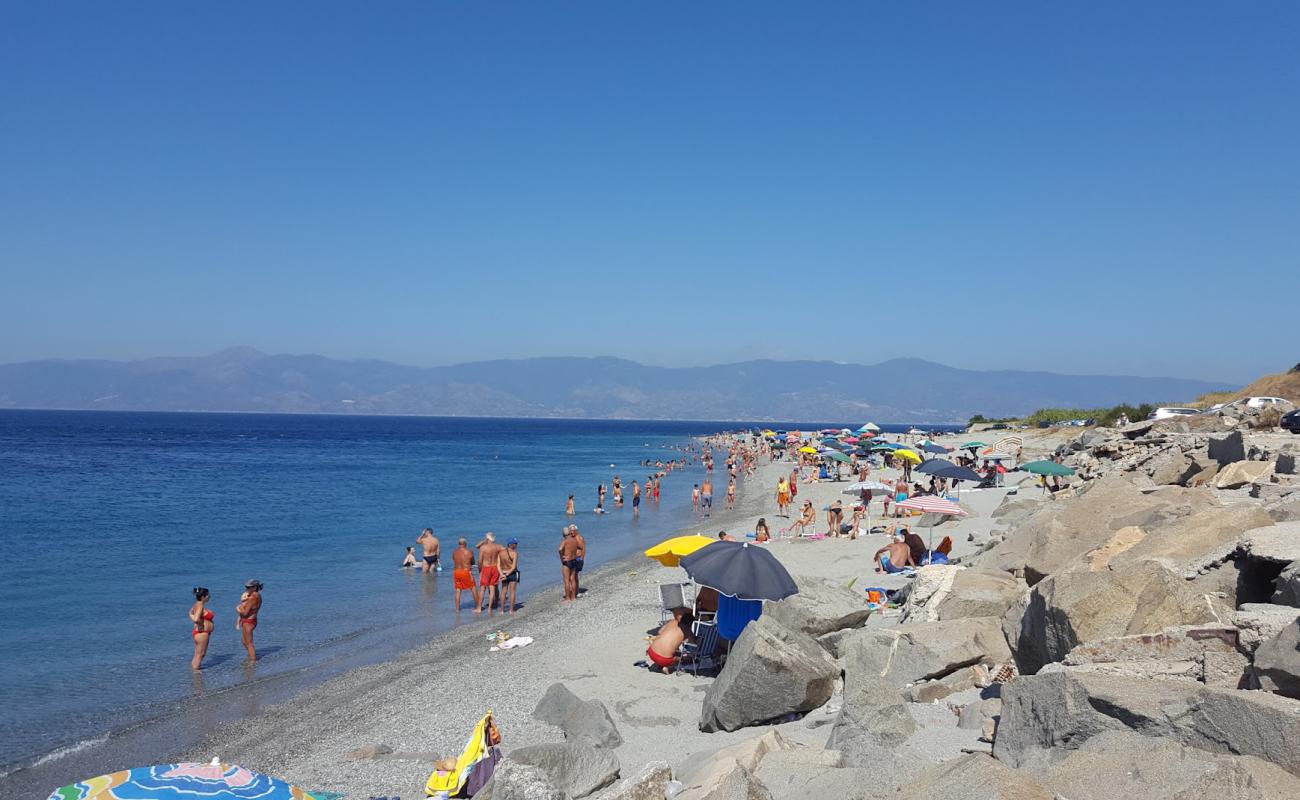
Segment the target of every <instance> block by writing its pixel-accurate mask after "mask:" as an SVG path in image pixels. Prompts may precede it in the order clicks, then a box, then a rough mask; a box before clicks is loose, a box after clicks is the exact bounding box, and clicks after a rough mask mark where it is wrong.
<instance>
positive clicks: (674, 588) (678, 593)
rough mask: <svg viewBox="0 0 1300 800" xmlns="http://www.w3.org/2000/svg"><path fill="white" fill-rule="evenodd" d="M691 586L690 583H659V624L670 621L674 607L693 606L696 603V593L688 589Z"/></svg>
mask: <svg viewBox="0 0 1300 800" xmlns="http://www.w3.org/2000/svg"><path fill="white" fill-rule="evenodd" d="M690 586H691V584H689V583H661V584H659V624H661V625H662V624H663V623H665V622H667V621H668V618H669V617H671V616H672V615H673V609H674V608H682V607H683V606H685V607H686V608H691V607H693V606H694V605H695V603H694V599H695V598H694V595H693V594H690V593H689V592H688V591H687V590H688V589H689V587H690Z"/></svg>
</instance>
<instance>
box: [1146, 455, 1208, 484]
mask: <svg viewBox="0 0 1300 800" xmlns="http://www.w3.org/2000/svg"><path fill="white" fill-rule="evenodd" d="M1147 466H1148V467H1150V469H1151V482H1152V483H1154V484H1156V485H1157V486H1174V485H1176V486H1183V485H1185V484H1186V483H1187V481H1188V480H1190V479H1191V478H1192V477H1193V476H1195V475H1197V474H1199V473H1200V472H1201V470H1203V469H1204V468H1205V467H1204V466H1202V465H1201V464H1198V463H1197V462H1196V461H1193V460H1192V458H1191V457H1189V456H1187V455H1184V454H1183V452H1182V451H1181V450H1179V449H1177V448H1174V449H1173V450H1170V451H1167V452H1165V453H1162V454H1161V455H1159V456H1157V457H1156V458H1154V459H1152V460H1151V462H1150V463H1149V464H1148V465H1147Z"/></svg>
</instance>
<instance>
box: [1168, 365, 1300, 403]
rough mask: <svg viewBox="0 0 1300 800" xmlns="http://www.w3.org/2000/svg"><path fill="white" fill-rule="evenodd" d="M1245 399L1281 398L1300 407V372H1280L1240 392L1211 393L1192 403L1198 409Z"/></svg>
mask: <svg viewBox="0 0 1300 800" xmlns="http://www.w3.org/2000/svg"><path fill="white" fill-rule="evenodd" d="M1243 397H1281V398H1282V399H1284V400H1290V401H1291V402H1292V403H1295V404H1296V405H1300V372H1296V371H1295V370H1292V371H1290V372H1279V373H1278V374H1276V375H1265V376H1264V377H1262V378H1260V379H1259V380H1257V381H1255V382H1254V383H1252V384H1251V385H1249V386H1247V387H1246V388H1244V389H1242V390H1241V391H1238V392H1210V393H1209V394H1203V395H1201V396H1200V397H1198V398H1196V402H1194V403H1192V405H1193V406H1195V407H1197V408H1209V407H1210V406H1212V405H1214V404H1215V403H1231V402H1232V401H1233V400H1240V399H1241V398H1243Z"/></svg>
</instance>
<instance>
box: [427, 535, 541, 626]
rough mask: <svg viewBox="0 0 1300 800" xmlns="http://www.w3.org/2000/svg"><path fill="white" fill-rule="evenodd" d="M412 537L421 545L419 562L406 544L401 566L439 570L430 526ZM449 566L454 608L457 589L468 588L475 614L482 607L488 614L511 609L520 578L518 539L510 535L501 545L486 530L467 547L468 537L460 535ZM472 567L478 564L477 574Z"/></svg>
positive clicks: (458, 605)
mask: <svg viewBox="0 0 1300 800" xmlns="http://www.w3.org/2000/svg"><path fill="white" fill-rule="evenodd" d="M415 541H416V544H418V545H420V546H421V547H422V548H423V549H424V556H423V563H421V562H420V561H417V560H416V557H415V548H414V547H408V548H406V559H405V560H404V561H403V562H402V566H403V567H404V568H405V567H415V566H419V567H420V568H421V571H422V572H424V573H425V574H428V573H430V572H442V543H441V542H440V541H439V540H438V537H437V536H434V535H433V528H425V529H424V530H423V531H422V532H421V533H420V536H419V538H417V539H416V540H415ZM475 551H477V553H478V555H477V556H476V555H475ZM451 567H452V573H451V574H452V581H453V583H452V585H453V587H454V594H453V599H452V602H453V604H454V607H455V609H456V610H457V611H460V609H461V606H462V603H463V601H462V600H461V593H462V592H469V593H470V595H471V596H472V597H473V598H474V613H475V614H481V613H482V612H483V609H484V608H486V609H487V611H488V613H489V614H491V613H493V610H494V609H496V608H500V609H501V613H503V614H513V613H515V610H516V608H517V606H518V602H517V601H518V592H519V578H520V572H519V540H518V539H516V538H514V537H511V538H510V539H508V540H506V543H505V544H504V545H503V544H501V543H499V542H498V541H497V536H496V534H495V533H493V532H492V531H488V532H487V533H485V534H484V535H483V539H482V541H480V542H479V543H478V544H476V545H474V548H473V549H470V546H469V540H468V539H465V538H464V537H461V538H460V539H457V540H456V548H455V549H454V550H452V551H451ZM475 567H477V568H478V577H477V578H475V576H474V568H475Z"/></svg>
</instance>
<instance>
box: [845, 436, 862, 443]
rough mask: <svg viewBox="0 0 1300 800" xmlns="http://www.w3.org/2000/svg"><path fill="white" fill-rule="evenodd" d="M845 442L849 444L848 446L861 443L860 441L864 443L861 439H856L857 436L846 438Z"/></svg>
mask: <svg viewBox="0 0 1300 800" xmlns="http://www.w3.org/2000/svg"><path fill="white" fill-rule="evenodd" d="M844 441H845V442H847V443H848V444H857V443H858V442H860V441H862V440H861V439H859V438H858V437H856V436H845V437H844Z"/></svg>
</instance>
